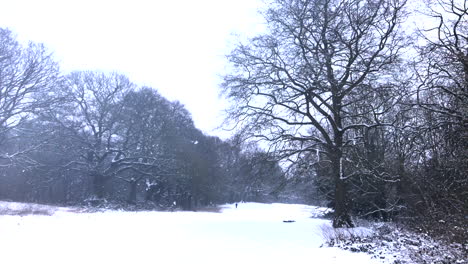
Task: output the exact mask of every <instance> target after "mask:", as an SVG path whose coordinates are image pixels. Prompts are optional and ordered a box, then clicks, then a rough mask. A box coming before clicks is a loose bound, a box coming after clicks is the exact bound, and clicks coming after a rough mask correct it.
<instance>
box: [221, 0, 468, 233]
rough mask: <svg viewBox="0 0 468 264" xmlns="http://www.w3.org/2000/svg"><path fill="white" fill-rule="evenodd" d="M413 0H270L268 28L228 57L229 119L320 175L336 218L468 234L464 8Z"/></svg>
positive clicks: (345, 223) (301, 176)
mask: <svg viewBox="0 0 468 264" xmlns="http://www.w3.org/2000/svg"><path fill="white" fill-rule="evenodd" d="M409 4H410V1H404V0H376V1H368V0H356V1H343V0H275V1H272V4H271V5H270V6H269V7H268V8H267V10H266V11H265V12H264V14H265V19H266V23H267V24H268V26H269V31H268V32H267V33H265V34H263V35H260V36H257V37H255V38H253V39H251V40H250V41H249V42H248V43H246V44H242V45H238V46H237V48H236V49H234V50H233V51H232V53H231V54H230V56H229V60H230V62H231V63H232V65H233V67H232V68H233V71H232V73H230V74H228V75H226V76H225V82H224V91H225V94H226V96H227V97H229V98H230V99H231V100H232V102H233V107H232V108H231V109H230V118H231V119H232V120H234V123H237V124H238V127H239V129H240V130H242V131H243V132H244V135H245V137H247V138H255V139H256V140H259V141H263V142H264V144H268V145H269V146H270V149H271V150H273V152H274V153H275V154H276V156H277V158H278V159H281V160H284V161H286V162H287V163H288V164H289V165H290V166H289V172H290V175H294V176H295V177H296V181H297V182H298V183H299V185H300V184H301V183H304V184H305V183H308V182H313V183H314V184H311V185H310V186H311V190H314V193H315V194H316V195H320V196H321V197H322V198H323V199H326V200H328V201H329V205H330V206H333V208H334V209H335V216H334V221H333V225H334V226H335V227H351V226H353V225H354V223H353V221H352V217H351V216H354V215H358V216H360V217H371V218H381V219H386V220H390V219H399V220H405V221H406V220H408V221H409V220H411V221H412V222H414V223H416V224H417V225H419V226H421V224H422V223H428V224H427V226H428V227H430V228H432V229H434V228H436V229H437V228H440V230H445V231H444V232H445V233H449V234H453V235H454V236H455V235H457V236H458V235H460V236H459V238H460V237H463V236H464V237H465V238H466V237H467V231H466V230H467V226H466V213H467V212H468V177H467V175H468V152H467V150H468V116H467V113H468V6H467V3H466V1H457V0H441V1H435V2H430V3H429V2H427V3H426V4H427V5H425V6H424V5H421V6H420V7H419V8H420V10H419V11H420V13H418V14H417V15H416V14H411V13H409V12H408V11H409V10H410V8H414V7H413V6H412V7H410V6H408V5H409ZM412 4H415V3H412ZM410 15H411V16H412V18H413V19H416V20H418V21H425V23H424V25H423V26H422V27H420V28H419V29H416V30H410V29H409V27H411V26H413V25H412V24H411V23H408V22H406V21H407V20H408V18H409V17H410ZM447 226H449V227H450V228H448V227H447ZM441 233H443V232H441ZM461 240H462V239H460V241H461Z"/></svg>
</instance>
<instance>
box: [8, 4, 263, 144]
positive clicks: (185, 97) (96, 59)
mask: <svg viewBox="0 0 468 264" xmlns="http://www.w3.org/2000/svg"><path fill="white" fill-rule="evenodd" d="M261 7H262V1H261V0H79V1H77V0H0V27H7V28H9V29H10V30H12V31H13V32H14V33H15V34H16V36H17V38H18V39H19V40H20V41H30V40H31V41H34V42H39V43H44V44H45V46H46V47H47V48H48V49H49V50H50V51H51V52H53V53H54V56H55V58H56V60H57V61H59V63H60V65H61V68H62V71H63V72H69V71H73V70H100V71H106V72H108V71H117V72H119V73H122V74H124V75H126V76H128V77H129V79H130V80H131V81H133V82H134V83H136V84H138V85H147V86H151V87H153V88H156V89H157V90H158V91H159V92H160V93H161V94H162V95H163V96H165V97H167V98H168V99H169V100H179V101H180V102H182V103H183V104H184V105H185V106H186V107H187V109H188V110H189V111H190V112H191V113H192V117H193V119H194V121H195V125H196V126H197V127H198V128H200V129H202V130H203V131H204V132H206V133H208V134H211V135H219V136H223V137H226V136H227V134H226V132H221V131H215V130H214V129H215V128H216V127H218V126H219V125H220V123H221V121H222V116H221V115H222V110H223V109H224V108H225V107H226V105H225V102H223V101H222V100H221V99H220V98H219V97H218V94H219V84H220V83H221V78H220V76H221V75H222V74H223V73H225V67H226V65H227V60H226V59H225V55H227V54H228V53H229V51H230V49H231V48H232V47H233V44H235V43H237V39H238V38H245V37H249V36H254V35H256V34H258V33H259V32H262V30H263V28H264V26H263V20H262V17H261V15H259V14H258V10H259V9H260V8H261ZM236 35H238V36H236Z"/></svg>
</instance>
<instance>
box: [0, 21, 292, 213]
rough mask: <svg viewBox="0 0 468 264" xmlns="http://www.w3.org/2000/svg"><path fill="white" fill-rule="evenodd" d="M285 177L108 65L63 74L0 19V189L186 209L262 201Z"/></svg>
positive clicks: (17, 195)
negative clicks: (100, 69) (108, 69)
mask: <svg viewBox="0 0 468 264" xmlns="http://www.w3.org/2000/svg"><path fill="white" fill-rule="evenodd" d="M283 181H284V173H283V172H282V170H281V169H280V167H279V165H278V163H277V162H276V161H274V160H273V159H272V157H271V156H270V155H269V154H267V153H265V152H264V151H262V150H260V149H259V148H257V147H256V146H255V145H248V144H241V143H240V141H239V140H236V139H235V138H233V139H232V140H227V141H223V140H221V139H219V138H217V137H212V136H208V135H205V134H203V133H202V132H201V131H200V130H198V129H197V128H195V126H194V123H193V121H192V118H191V115H190V113H189V112H188V111H187V110H186V109H185V108H184V106H183V105H182V104H180V103H179V102H171V101H168V100H167V99H166V98H164V97H163V96H161V95H160V94H159V93H158V92H157V91H156V90H155V89H152V88H150V87H139V86H137V85H135V84H134V83H132V82H131V81H130V80H128V78H126V77H125V76H123V75H121V74H116V73H110V74H105V73H100V72H91V71H87V72H73V73H70V74H67V75H62V74H61V72H60V69H59V66H58V64H57V63H56V62H55V61H54V60H53V58H52V57H51V55H50V54H49V53H48V52H47V50H46V49H45V48H44V47H43V46H42V45H39V44H34V43H31V44H29V45H28V46H22V45H20V44H19V43H18V42H17V41H16V40H15V38H14V36H13V35H12V32H10V31H9V30H8V29H1V28H0V199H11V200H16V201H29V202H42V203H54V204H86V205H95V206H97V205H99V206H100V205H110V204H120V205H123V206H128V205H129V204H136V205H142V206H149V207H152V208H173V207H177V208H183V209H194V208H197V207H200V206H205V205H209V204H219V203H225V202H234V201H241V200H244V201H268V200H272V199H277V198H275V197H276V196H277V192H276V188H278V186H280V185H281V183H282V182H283Z"/></svg>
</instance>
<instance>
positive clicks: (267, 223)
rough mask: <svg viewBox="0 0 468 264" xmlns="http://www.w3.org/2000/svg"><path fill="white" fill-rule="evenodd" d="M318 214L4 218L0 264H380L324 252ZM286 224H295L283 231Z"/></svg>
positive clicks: (272, 209) (263, 207)
mask: <svg viewBox="0 0 468 264" xmlns="http://www.w3.org/2000/svg"><path fill="white" fill-rule="evenodd" d="M320 210H322V209H320V208H316V207H311V206H305V205H285V204H271V205H267V204H256V203H241V204H239V206H238V208H237V209H236V208H235V206H234V205H226V206H224V207H223V209H222V212H221V213H206V212H201V213H200V212H174V213H170V212H116V211H108V212H99V213H73V212H67V211H65V210H63V211H62V210H58V211H56V212H55V214H53V215H51V216H45V215H28V216H23V217H21V216H12V215H3V216H0V262H1V263H13V264H14V263H77V264H78V263H79V264H83V263H113V264H115V263H268V264H273V263H282V264H284V263H325V264H326V263H346V264H353V263H360V264H361V263H364V264H365V263H380V262H378V260H376V259H372V258H371V256H370V255H367V254H365V253H353V252H350V251H345V250H342V249H339V248H321V247H320V246H321V245H322V244H323V243H324V242H325V239H324V238H323V236H322V234H321V232H322V228H323V226H324V225H325V226H326V225H330V223H329V221H328V220H323V219H316V218H311V216H313V215H316V214H319V211H320ZM283 220H294V221H295V222H293V223H284V222H283Z"/></svg>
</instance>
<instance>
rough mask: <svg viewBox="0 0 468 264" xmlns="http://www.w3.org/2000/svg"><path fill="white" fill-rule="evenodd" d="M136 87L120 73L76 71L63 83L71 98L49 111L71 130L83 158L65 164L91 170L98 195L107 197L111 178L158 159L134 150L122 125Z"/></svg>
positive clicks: (149, 164) (64, 126)
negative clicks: (126, 99)
mask: <svg viewBox="0 0 468 264" xmlns="http://www.w3.org/2000/svg"><path fill="white" fill-rule="evenodd" d="M132 89H134V85H133V84H132V83H131V82H130V81H129V80H128V79H127V78H126V77H125V76H122V75H119V74H115V73H114V74H109V75H106V74H102V73H94V72H74V73H72V74H70V75H69V76H68V77H67V78H66V80H65V82H64V83H63V86H62V91H63V93H64V95H63V96H64V98H67V102H66V103H64V104H63V106H62V107H61V108H59V109H52V110H51V111H50V112H48V113H47V117H48V118H49V120H52V121H53V122H55V123H58V124H59V125H60V126H61V127H62V128H63V129H66V130H67V131H68V133H69V134H70V135H71V136H72V137H73V139H74V142H75V148H77V149H78V150H77V152H78V153H79V158H78V159H77V160H73V161H72V162H70V163H69V164H64V165H63V167H64V168H66V167H71V168H76V169H79V170H81V171H83V172H85V173H86V174H88V175H89V176H90V179H91V181H92V186H93V192H94V194H95V195H96V197H97V198H103V197H104V195H105V186H106V183H107V182H108V181H109V180H110V179H112V178H115V176H117V175H119V174H121V173H123V172H124V171H127V170H137V171H138V166H151V164H152V162H153V161H154V160H153V159H151V158H148V157H141V156H135V155H134V154H135V153H132V152H130V151H129V150H130V149H131V146H130V145H129V143H130V142H131V137H130V136H131V135H129V134H128V133H126V132H128V131H129V130H123V129H121V128H120V127H119V122H120V121H121V119H120V118H121V117H122V115H121V113H122V111H123V108H124V105H123V98H124V96H125V95H126V94H127V93H128V92H129V91H131V90H132Z"/></svg>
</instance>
